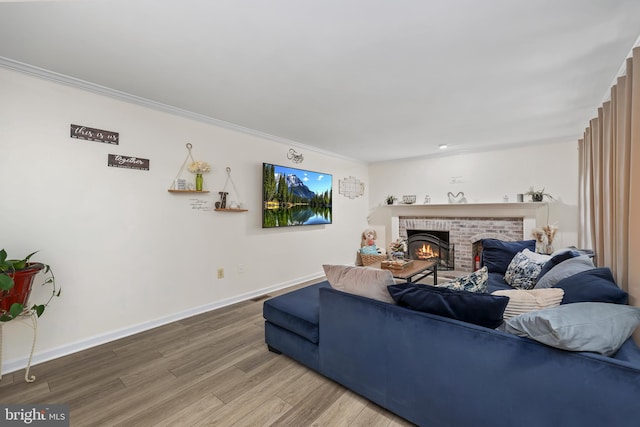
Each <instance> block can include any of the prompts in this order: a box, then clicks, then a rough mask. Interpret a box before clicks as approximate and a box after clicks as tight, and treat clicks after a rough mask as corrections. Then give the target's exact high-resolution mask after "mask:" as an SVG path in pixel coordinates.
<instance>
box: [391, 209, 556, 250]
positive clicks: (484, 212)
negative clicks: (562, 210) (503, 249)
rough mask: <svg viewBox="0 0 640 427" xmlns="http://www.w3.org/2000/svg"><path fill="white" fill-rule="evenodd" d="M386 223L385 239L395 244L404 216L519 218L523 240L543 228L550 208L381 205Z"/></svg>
mask: <svg viewBox="0 0 640 427" xmlns="http://www.w3.org/2000/svg"><path fill="white" fill-rule="evenodd" d="M383 207H384V209H385V212H387V215H388V217H387V218H388V219H387V221H389V222H388V223H387V224H388V228H387V233H388V234H387V233H385V234H386V236H385V237H386V239H390V240H388V241H394V240H396V239H397V238H398V237H399V227H398V226H399V220H400V217H403V216H424V217H433V218H461V217H466V218H522V221H523V236H522V237H523V239H524V238H525V237H526V238H528V236H531V232H532V230H533V229H534V228H536V227H538V226H539V225H543V224H546V218H547V214H548V209H549V205H548V203H547V202H511V203H509V202H507V203H443V204H436V203H430V204H413V205H406V204H397V205H384V206H383Z"/></svg>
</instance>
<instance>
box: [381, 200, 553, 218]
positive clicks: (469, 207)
mask: <svg viewBox="0 0 640 427" xmlns="http://www.w3.org/2000/svg"><path fill="white" fill-rule="evenodd" d="M548 207H549V206H548V203H547V202H515V203H428V204H413V205H406V204H398V205H385V208H387V209H390V210H391V211H392V214H391V216H400V215H421V214H424V213H425V212H426V213H427V214H429V215H438V216H470V217H513V216H516V217H522V218H536V217H537V216H538V215H540V214H541V213H544V214H546V211H547V208H548Z"/></svg>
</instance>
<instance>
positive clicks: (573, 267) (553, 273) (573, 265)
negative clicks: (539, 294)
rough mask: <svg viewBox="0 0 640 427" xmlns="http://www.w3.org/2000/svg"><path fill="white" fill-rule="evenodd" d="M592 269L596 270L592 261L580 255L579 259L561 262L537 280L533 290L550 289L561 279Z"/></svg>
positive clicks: (586, 256)
mask: <svg viewBox="0 0 640 427" xmlns="http://www.w3.org/2000/svg"><path fill="white" fill-rule="evenodd" d="M592 268H596V266H595V265H593V261H591V258H589V256H588V255H580V256H579V257H575V258H571V259H568V260H566V261H562V262H561V263H560V264H558V265H556V266H555V267H553V268H552V269H551V270H549V272H548V273H547V274H545V275H544V276H542V277H541V278H540V279H539V280H538V282H537V283H536V285H535V289H544V288H551V287H553V286H554V285H555V284H556V283H558V282H559V281H561V280H562V279H566V278H567V277H569V276H573V275H574V274H576V273H580V272H582V271H586V270H590V269H592Z"/></svg>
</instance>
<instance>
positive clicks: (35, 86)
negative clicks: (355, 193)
mask: <svg viewBox="0 0 640 427" xmlns="http://www.w3.org/2000/svg"><path fill="white" fill-rule="evenodd" d="M0 93H2V96H1V97H0V148H1V151H0V186H1V188H2V202H1V206H2V208H1V209H0V236H1V239H0V248H2V247H3V248H5V249H6V250H7V251H8V252H9V254H10V256H11V257H14V258H17V257H22V256H24V255H26V254H28V253H30V252H31V251H34V250H39V251H40V252H39V253H38V255H37V256H35V257H34V259H35V260H37V261H42V262H46V263H48V264H50V265H51V266H52V267H53V269H54V271H55V273H56V278H57V281H58V283H59V284H60V285H61V287H62V296H61V297H60V298H58V299H56V300H54V301H53V302H52V304H51V305H50V306H49V308H48V309H47V311H46V312H45V314H44V316H43V317H42V318H41V319H40V322H39V331H38V344H37V348H36V358H35V362H38V361H41V360H46V359H49V358H53V357H57V356H59V355H62V354H65V353H68V352H72V351H76V350H78V349H81V348H84V347H87V346H91V345H95V344H98V343H101V342H104V341H107V340H111V339H114V338H117V337H119V336H123V335H126V334H130V333H133V332H136V331H137V330H141V329H145V328H148V327H151V326H154V325H156V324H160V323H163V322H167V321H170V320H173V319H175V318H179V317H183V316H186V315H190V314H194V313H196V312H199V311H202V310H208V309H211V308H215V307H219V306H222V305H225V304H229V303H232V302H235V301H238V300H241V299H246V298H249V297H252V296H255V295H260V294H262V293H264V292H266V291H268V290H271V289H275V288H279V287H284V286H288V285H291V284H294V283H297V282H299V281H302V280H306V279H310V278H314V277H318V276H320V275H322V274H323V273H322V264H323V263H351V262H353V259H354V250H355V249H356V248H358V247H359V243H360V233H361V231H362V230H363V229H364V228H365V227H366V226H367V222H366V216H367V212H368V207H369V200H368V197H367V195H366V194H365V196H364V197H359V198H356V199H353V200H352V199H348V198H346V197H344V196H342V195H340V194H338V180H339V179H342V178H346V177H348V176H355V177H357V178H359V179H361V180H363V181H364V182H365V183H367V184H368V169H367V165H365V164H363V163H359V162H355V161H349V160H345V159H342V158H338V157H334V156H330V155H328V154H326V153H320V152H315V151H307V150H305V149H304V148H299V147H296V148H297V150H298V151H299V152H302V153H303V154H304V157H305V160H304V162H303V163H302V164H301V165H300V167H302V168H306V169H310V170H315V171H320V172H325V173H330V174H333V179H334V198H333V200H334V207H333V212H334V215H333V224H331V225H326V226H305V227H293V228H288V229H262V228H261V211H260V208H261V206H260V200H261V185H262V182H261V166H262V162H271V163H276V164H283V165H290V166H294V167H295V165H294V164H292V163H290V162H289V161H288V160H287V158H286V154H287V152H288V150H289V148H291V146H288V145H284V144H281V143H277V142H273V141H272V140H269V139H265V138H261V137H258V136H255V135H251V134H248V133H243V132H238V131H235V130H229V129H227V128H224V127H219V126H215V125H212V124H208V123H203V122H199V121H195V120H191V119H187V118H184V117H178V116H174V115H171V114H167V113H163V112H160V111H157V110H153V109H150V108H145V107H143V106H140V105H135V104H131V103H127V102H124V101H121V100H116V99H113V98H110V97H107V96H102V95H98V94H95V93H92V92H87V91H83V90H80V89H77V88H72V87H69V86H66V85H62V84H58V83H54V82H50V81H47V80H44V79H40V78H37V77H31V76H28V75H25V74H21V73H17V72H13V71H9V70H5V69H0ZM203 96H206V95H205V94H203ZM211 96H214V94H211ZM70 124H78V125H84V126H89V127H94V128H99V129H105V130H110V131H115V132H119V133H120V145H119V146H113V145H108V144H103V143H99V142H90V141H84V140H78V139H72V138H70V136H69V134H70V129H69V128H70ZM187 142H190V143H192V144H193V154H194V157H195V158H196V159H197V160H204V161H208V162H210V163H211V164H212V166H213V172H212V173H210V174H207V175H205V186H206V187H207V188H208V189H210V190H211V193H209V194H208V195H199V196H198V197H197V198H198V199H205V200H208V201H209V202H211V204H213V202H214V201H216V200H217V199H218V195H217V191H221V190H222V187H223V186H224V183H225V179H226V172H225V168H226V167H227V166H229V167H231V169H232V176H233V180H234V182H235V184H236V187H237V189H238V192H239V193H240V197H237V196H233V195H231V196H230V199H234V200H238V199H240V201H242V202H244V203H245V204H246V207H247V208H248V209H249V212H245V213H227V212H210V211H208V212H207V211H198V210H194V209H192V206H191V200H190V199H192V197H193V196H191V195H188V194H172V193H169V192H168V191H167V189H168V188H169V187H170V185H171V182H172V181H173V179H174V177H175V175H176V174H177V173H178V170H179V168H180V165H181V164H182V162H183V160H184V158H185V156H186V153H187V152H186V148H185V144H186V143H187ZM107 154H122V155H128V156H137V157H141V158H146V159H150V161H151V162H150V171H138V170H128V169H118V168H111V167H107ZM367 188H368V185H367ZM239 264H243V265H244V268H245V272H244V273H240V272H239V271H238V265H239ZM220 267H221V268H224V269H225V278H224V279H221V280H219V279H217V278H216V271H217V269H218V268H220ZM44 291H45V290H44V289H35V290H34V293H33V295H32V299H31V300H32V302H42V301H43V298H45V296H46V293H45V292H44ZM30 337H31V332H30V329H29V327H28V323H26V322H23V321H19V322H11V323H10V324H6V325H5V326H4V370H5V372H6V371H7V370H13V369H16V368H18V367H22V366H24V365H25V363H26V357H27V355H28V351H29V349H30V341H29V340H30Z"/></svg>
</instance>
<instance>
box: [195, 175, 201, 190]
mask: <svg viewBox="0 0 640 427" xmlns="http://www.w3.org/2000/svg"><path fill="white" fill-rule="evenodd" d="M196 191H202V174H201V173H197V174H196Z"/></svg>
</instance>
